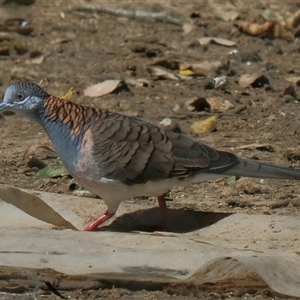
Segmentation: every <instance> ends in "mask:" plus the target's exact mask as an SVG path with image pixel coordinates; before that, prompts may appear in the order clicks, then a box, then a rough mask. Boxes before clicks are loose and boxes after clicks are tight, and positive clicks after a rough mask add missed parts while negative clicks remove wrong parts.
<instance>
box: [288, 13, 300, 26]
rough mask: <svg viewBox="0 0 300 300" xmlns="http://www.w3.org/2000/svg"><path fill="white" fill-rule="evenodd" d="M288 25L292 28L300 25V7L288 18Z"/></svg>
mask: <svg viewBox="0 0 300 300" xmlns="http://www.w3.org/2000/svg"><path fill="white" fill-rule="evenodd" d="M286 24H287V26H289V27H291V28H296V27H298V25H300V9H299V10H297V11H296V12H295V14H294V15H293V16H292V17H290V18H288V19H287V20H286Z"/></svg>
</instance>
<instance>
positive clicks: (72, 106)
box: [40, 96, 107, 173]
mask: <svg viewBox="0 0 300 300" xmlns="http://www.w3.org/2000/svg"><path fill="white" fill-rule="evenodd" d="M106 115H107V113H106V112H102V111H101V110H96V109H94V108H91V107H86V106H81V105H79V104H76V103H74V102H70V101H65V100H62V99H59V98H57V97H54V96H50V97H48V98H47V99H45V101H44V103H43V106H42V107H41V109H40V116H41V120H42V126H43V127H44V129H45V131H46V132H47V134H48V136H49V137H50V139H51V141H52V143H53V145H55V148H56V151H57V153H58V155H59V156H60V158H61V159H62V161H63V162H64V164H65V165H66V167H67V169H68V170H69V171H70V172H71V173H72V171H73V170H74V163H75V164H76V161H77V156H78V153H79V151H80V147H81V143H82V138H83V136H84V133H85V132H86V131H87V130H88V129H89V127H90V125H91V122H97V121H99V120H101V119H103V118H105V117H106ZM70 162H73V163H72V164H70Z"/></svg>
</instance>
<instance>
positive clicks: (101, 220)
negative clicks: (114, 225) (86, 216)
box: [82, 211, 115, 231]
mask: <svg viewBox="0 0 300 300" xmlns="http://www.w3.org/2000/svg"><path fill="white" fill-rule="evenodd" d="M114 215H115V213H110V212H108V211H107V212H106V213H105V214H103V215H102V216H101V217H99V218H98V219H96V220H95V221H93V222H92V223H91V224H89V225H88V226H86V227H84V228H83V229H82V230H83V231H95V230H97V228H98V227H99V226H100V225H101V224H103V223H104V222H105V221H107V220H108V219H110V218H111V217H112V216H114Z"/></svg>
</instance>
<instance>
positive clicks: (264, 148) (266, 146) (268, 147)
mask: <svg viewBox="0 0 300 300" xmlns="http://www.w3.org/2000/svg"><path fill="white" fill-rule="evenodd" d="M239 148H240V149H242V150H261V151H269V152H274V149H273V147H272V146H271V145H270V144H259V143H253V144H249V145H243V146H239Z"/></svg>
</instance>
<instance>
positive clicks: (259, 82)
mask: <svg viewBox="0 0 300 300" xmlns="http://www.w3.org/2000/svg"><path fill="white" fill-rule="evenodd" d="M239 84H240V86H242V87H243V88H246V87H248V86H250V85H251V86H252V87H254V88H260V87H262V86H264V85H265V84H270V82H269V79H268V78H267V77H266V76H265V75H256V74H254V75H252V74H244V75H242V76H241V78H240V80H239Z"/></svg>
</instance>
